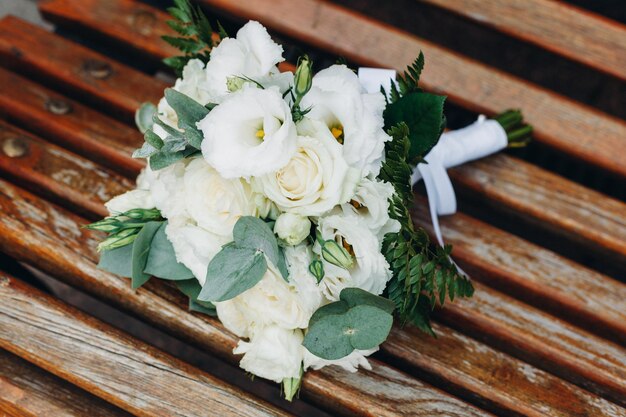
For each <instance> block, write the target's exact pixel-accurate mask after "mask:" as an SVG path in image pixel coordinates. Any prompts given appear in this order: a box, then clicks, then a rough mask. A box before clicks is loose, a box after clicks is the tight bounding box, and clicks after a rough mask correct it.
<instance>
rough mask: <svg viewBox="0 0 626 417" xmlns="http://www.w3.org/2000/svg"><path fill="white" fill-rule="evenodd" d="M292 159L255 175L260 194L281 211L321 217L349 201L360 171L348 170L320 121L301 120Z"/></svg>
mask: <svg viewBox="0 0 626 417" xmlns="http://www.w3.org/2000/svg"><path fill="white" fill-rule="evenodd" d="M298 132H299V133H300V134H301V136H298V139H297V150H296V152H295V154H294V155H293V157H292V158H291V160H290V161H289V162H288V163H287V164H286V165H285V166H284V167H282V168H281V169H279V170H278V171H276V172H272V173H271V174H267V175H264V176H262V177H259V178H257V179H256V180H257V181H256V182H257V183H258V184H259V185H258V186H259V187H260V188H261V189H262V191H263V193H264V194H265V195H266V196H267V197H268V198H269V199H270V200H272V201H273V202H274V203H276V205H277V206H278V208H279V209H281V210H283V211H288V212H291V213H296V214H299V215H301V216H320V215H322V214H324V213H325V212H327V211H329V210H330V209H332V208H333V207H335V206H336V205H338V204H341V203H345V202H346V201H348V200H350V197H351V196H352V194H353V193H354V189H355V186H356V181H357V178H358V176H359V173H358V172H356V171H355V170H351V169H350V168H349V167H348V164H347V163H346V161H345V160H344V158H343V156H342V153H341V145H339V144H338V143H337V141H336V140H335V139H334V138H333V136H332V134H331V133H330V131H329V130H328V129H327V128H326V126H325V125H324V124H322V123H320V122H317V121H314V120H310V119H304V120H302V121H301V122H300V123H299V125H298Z"/></svg>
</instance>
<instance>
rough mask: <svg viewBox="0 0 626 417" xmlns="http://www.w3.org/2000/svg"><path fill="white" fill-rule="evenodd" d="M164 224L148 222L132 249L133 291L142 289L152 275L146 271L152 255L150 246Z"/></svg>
mask: <svg viewBox="0 0 626 417" xmlns="http://www.w3.org/2000/svg"><path fill="white" fill-rule="evenodd" d="M161 223H162V222H148V223H146V224H145V225H144V226H143V228H142V229H141V231H140V232H139V234H138V235H137V238H136V239H135V241H134V242H133V245H132V246H133V248H132V256H131V257H132V268H131V272H132V274H131V285H132V287H133V289H136V288H139V287H141V286H142V285H143V284H145V283H146V282H148V280H149V279H150V275H149V274H146V273H145V272H143V271H144V269H145V267H146V262H147V261H148V254H149V253H150V244H151V243H152V238H153V237H154V235H155V233H156V232H157V230H158V229H159V227H161Z"/></svg>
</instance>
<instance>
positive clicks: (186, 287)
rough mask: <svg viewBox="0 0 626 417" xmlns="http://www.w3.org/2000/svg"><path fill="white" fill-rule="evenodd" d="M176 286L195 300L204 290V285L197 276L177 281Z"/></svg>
mask: <svg viewBox="0 0 626 417" xmlns="http://www.w3.org/2000/svg"><path fill="white" fill-rule="evenodd" d="M176 287H177V288H178V289H179V290H180V291H181V292H182V293H183V294H185V295H186V296H187V297H189V298H191V299H193V300H196V299H197V298H198V295H200V291H202V286H201V285H200V283H199V282H198V280H197V279H196V278H193V279H186V280H183V281H176Z"/></svg>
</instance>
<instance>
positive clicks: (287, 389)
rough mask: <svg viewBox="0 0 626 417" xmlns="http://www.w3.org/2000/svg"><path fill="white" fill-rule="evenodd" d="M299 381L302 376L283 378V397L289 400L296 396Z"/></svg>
mask: <svg viewBox="0 0 626 417" xmlns="http://www.w3.org/2000/svg"><path fill="white" fill-rule="evenodd" d="M301 381H302V377H300V378H285V379H283V392H284V393H285V399H286V400H287V401H289V402H291V400H293V397H295V396H296V394H297V393H298V391H299V390H300V382H301Z"/></svg>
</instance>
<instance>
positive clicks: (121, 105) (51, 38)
mask: <svg viewBox="0 0 626 417" xmlns="http://www.w3.org/2000/svg"><path fill="white" fill-rule="evenodd" d="M0 58H1V59H2V60H1V61H0V62H1V64H2V65H3V66H7V67H9V68H19V70H20V71H22V72H24V73H26V74H29V75H31V76H35V77H42V78H43V79H45V80H46V81H48V82H52V83H54V85H55V86H57V87H58V88H61V89H63V90H67V91H69V92H71V93H73V94H78V95H81V94H84V93H88V94H89V95H88V96H85V98H93V100H92V101H91V103H92V104H95V105H96V106H102V107H104V108H105V109H107V110H108V111H111V112H113V113H114V114H119V115H120V116H121V117H123V118H124V119H125V120H128V121H130V120H132V118H133V116H134V114H135V110H137V109H138V108H139V106H141V104H142V103H144V102H153V103H156V102H157V101H158V100H159V99H160V98H161V96H162V95H163V94H162V93H163V89H165V87H166V84H165V83H163V82H160V81H157V80H155V79H154V78H152V77H150V76H148V75H146V74H143V73H140V72H138V71H134V70H132V69H131V68H130V67H127V66H126V65H123V64H121V63H119V62H116V61H113V60H111V59H110V58H108V57H106V56H104V55H101V54H99V53H96V52H94V51H92V50H91V49H88V48H85V47H83V46H81V45H79V44H76V43H73V42H70V41H68V40H66V39H64V38H62V37H60V36H57V35H55V34H52V33H50V32H48V31H46V30H45V29H42V28H40V27H38V26H34V25H32V24H29V23H27V22H24V21H23V20H20V19H18V18H16V17H13V16H7V17H5V18H3V19H1V20H0ZM102 66H104V67H108V68H109V69H106V68H104V69H103V68H101V67H102ZM90 68H96V71H90ZM148 86H149V87H148ZM81 97H82V96H81Z"/></svg>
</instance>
